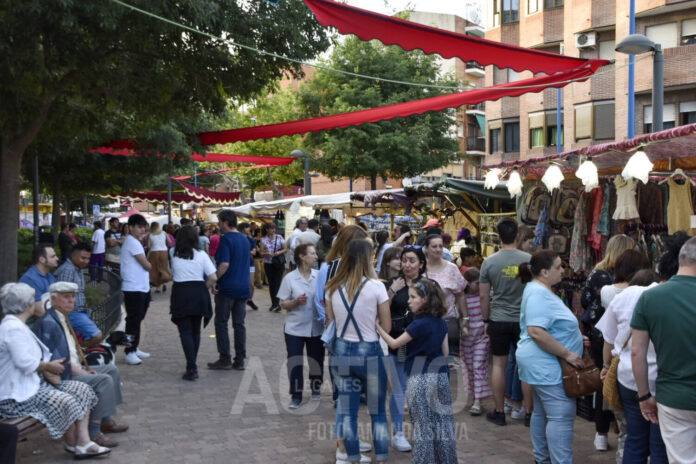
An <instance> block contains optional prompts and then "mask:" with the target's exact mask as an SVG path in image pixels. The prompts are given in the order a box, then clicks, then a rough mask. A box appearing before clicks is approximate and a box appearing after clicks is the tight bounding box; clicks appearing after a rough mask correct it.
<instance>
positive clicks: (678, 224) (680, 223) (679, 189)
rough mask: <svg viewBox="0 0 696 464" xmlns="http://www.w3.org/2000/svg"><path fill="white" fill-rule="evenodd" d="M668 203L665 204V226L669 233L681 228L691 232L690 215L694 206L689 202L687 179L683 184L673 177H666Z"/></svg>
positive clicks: (689, 185)
mask: <svg viewBox="0 0 696 464" xmlns="http://www.w3.org/2000/svg"><path fill="white" fill-rule="evenodd" d="M667 183H668V185H669V204H668V205H667V226H668V228H669V234H670V235H672V234H673V233H675V232H677V231H680V230H683V231H685V232H687V233H689V234H690V233H691V219H690V218H691V216H692V215H693V214H694V207H693V204H692V203H691V182H689V181H688V180H687V181H685V182H684V184H683V185H681V184H678V183H677V181H675V180H674V179H673V178H671V177H670V178H668V179H667Z"/></svg>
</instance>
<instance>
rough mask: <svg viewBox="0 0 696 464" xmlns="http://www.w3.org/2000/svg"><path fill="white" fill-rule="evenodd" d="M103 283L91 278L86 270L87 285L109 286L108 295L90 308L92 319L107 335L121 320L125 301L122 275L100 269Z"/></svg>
mask: <svg viewBox="0 0 696 464" xmlns="http://www.w3.org/2000/svg"><path fill="white" fill-rule="evenodd" d="M100 271H101V275H102V280H101V283H99V282H94V281H91V280H90V277H89V273H88V272H86V271H84V274H85V285H91V286H97V285H103V284H106V285H108V286H109V294H108V296H107V297H106V298H105V299H104V300H103V301H102V302H100V303H99V304H97V305H96V306H94V307H92V308H89V309H90V310H91V311H92V315H91V317H92V320H93V321H94V323H95V324H97V326H98V327H99V329H100V330H101V332H102V334H104V336H105V337H106V336H107V335H108V334H109V333H111V331H112V330H114V329H115V328H116V326H117V325H118V323H119V322H120V320H121V303H123V293H121V282H122V280H121V277H119V276H118V274H115V273H114V272H112V271H109V270H107V269H103V268H102V269H100Z"/></svg>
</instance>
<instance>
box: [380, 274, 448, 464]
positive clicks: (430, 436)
mask: <svg viewBox="0 0 696 464" xmlns="http://www.w3.org/2000/svg"><path fill="white" fill-rule="evenodd" d="M444 300H445V298H444V295H443V294H442V290H441V289H440V286H439V285H438V284H437V282H435V281H433V280H430V279H421V280H420V281H418V282H415V283H414V284H413V285H411V287H410V288H409V289H408V305H409V308H410V310H411V312H413V314H414V320H413V322H411V323H410V324H409V325H408V327H407V328H406V332H404V333H403V334H402V335H400V336H399V338H397V339H396V340H395V339H393V338H392V337H390V336H389V334H388V333H387V332H385V331H384V329H382V327H380V326H379V324H378V325H377V331H378V332H379V334H380V336H381V337H382V338H383V339H384V340H385V341H386V342H387V344H388V345H389V347H390V348H392V349H394V350H395V349H398V348H399V347H400V346H403V345H406V374H407V375H408V382H407V385H406V398H407V401H408V408H409V411H410V413H411V420H412V421H413V443H414V446H413V459H412V462H413V463H414V464H433V463H440V464H455V463H457V462H458V461H457V446H456V442H455V435H454V417H453V412H452V393H451V392H450V385H449V371H448V368H447V355H448V354H449V345H448V341H447V323H446V322H445V320H444V319H443V316H444V315H445V314H447V308H446V307H445V305H444Z"/></svg>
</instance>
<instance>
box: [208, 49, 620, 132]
mask: <svg viewBox="0 0 696 464" xmlns="http://www.w3.org/2000/svg"><path fill="white" fill-rule="evenodd" d="M605 63H607V62H606V61H600V60H593V61H588V62H586V63H585V64H584V65H583V66H580V67H578V68H575V69H573V70H570V71H563V72H557V73H555V74H551V75H542V76H538V77H532V78H531V79H524V80H521V81H517V82H508V83H505V84H499V85H496V86H493V87H488V88H485V89H476V90H468V91H466V92H458V93H454V94H450V95H441V96H438V97H431V98H425V99H422V100H416V101H411V102H406V103H397V104H394V105H387V106H380V107H377V108H371V109H367V110H360V111H352V112H348V113H340V114H334V115H332V116H323V117H318V118H311V119H300V120H298V121H292V122H284V123H277V124H268V125H265V126H253V127H243V128H240V129H229V130H223V131H215V132H202V133H200V134H198V138H199V139H200V141H201V143H202V144H203V145H215V144H218V143H232V142H245V141H247V140H257V139H269V138H273V137H280V136H283V135H294V134H304V133H306V132H315V131H320V130H325V129H335V128H337V127H348V126H354V125H359V124H363V123H366V122H377V121H383V120H385V119H393V118H397V117H406V116H410V115H412V114H422V113H425V112H426V111H441V110H444V109H447V108H457V107H459V106H462V105H466V104H469V105H474V104H476V103H481V102H483V101H487V100H498V99H499V98H502V97H516V96H519V95H522V94H525V93H529V92H541V91H542V90H544V89H545V88H547V87H564V86H566V85H567V84H569V82H568V81H569V80H572V79H580V80H584V79H586V78H588V77H590V76H591V75H592V74H594V72H595V71H596V70H597V69H598V68H599V67H600V66H603V65H604V64H605Z"/></svg>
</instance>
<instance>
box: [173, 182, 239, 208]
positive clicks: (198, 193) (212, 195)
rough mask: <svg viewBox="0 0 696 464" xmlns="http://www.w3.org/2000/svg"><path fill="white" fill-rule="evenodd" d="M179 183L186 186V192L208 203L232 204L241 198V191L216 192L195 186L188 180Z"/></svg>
mask: <svg viewBox="0 0 696 464" xmlns="http://www.w3.org/2000/svg"><path fill="white" fill-rule="evenodd" d="M179 184H180V185H181V186H182V187H184V190H185V191H186V193H187V194H188V195H190V196H192V197H194V198H196V199H198V200H199V201H205V202H207V203H217V204H221V205H230V204H232V203H234V202H235V201H237V200H238V199H239V192H215V191H213V190H207V189H203V188H200V187H194V186H193V185H191V184H187V183H186V182H182V181H179Z"/></svg>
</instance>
